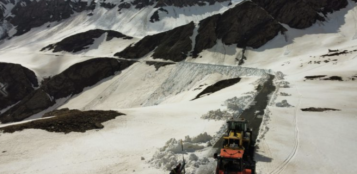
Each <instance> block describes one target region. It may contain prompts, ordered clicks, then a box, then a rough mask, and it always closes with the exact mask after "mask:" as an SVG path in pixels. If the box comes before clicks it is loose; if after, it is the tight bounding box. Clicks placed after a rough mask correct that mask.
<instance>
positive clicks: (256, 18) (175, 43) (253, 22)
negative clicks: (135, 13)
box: [115, 1, 286, 61]
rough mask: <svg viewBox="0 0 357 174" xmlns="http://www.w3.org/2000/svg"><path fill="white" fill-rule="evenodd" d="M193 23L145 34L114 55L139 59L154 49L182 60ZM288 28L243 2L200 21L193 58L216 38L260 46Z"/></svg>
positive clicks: (165, 56)
mask: <svg viewBox="0 0 357 174" xmlns="http://www.w3.org/2000/svg"><path fill="white" fill-rule="evenodd" d="M193 29H194V24H193V23H190V24H187V25H185V26H181V27H178V28H176V29H173V30H170V31H167V32H164V33H160V34H156V35H152V36H147V37H144V38H143V39H142V40H140V41H139V42H138V43H136V44H135V45H134V46H129V47H127V48H126V49H124V50H123V51H122V52H119V53H116V54H115V56H119V57H124V58H130V59H138V58H141V57H143V56H144V55H146V54H148V53H149V52H150V51H152V50H154V49H155V48H156V49H155V51H154V54H153V57H154V58H162V59H166V60H173V61H182V60H184V59H185V58H186V57H187V53H188V52H189V51H190V50H191V48H192V47H191V39H190V36H192V34H193ZM284 31H286V29H285V28H284V27H283V26H282V25H280V24H279V23H278V21H276V20H275V19H274V18H273V17H271V16H270V15H269V14H268V13H267V12H266V11H265V10H264V9H262V8H261V7H260V6H258V5H257V4H255V3H252V2H249V1H247V2H243V3H241V4H239V5H237V6H235V7H234V8H232V9H230V10H228V11H226V12H224V13H223V14H217V15H214V16H211V17H208V18H206V19H204V20H202V21H201V22H200V25H199V28H198V35H197V36H196V38H195V39H196V43H195V45H194V50H193V52H192V55H193V57H197V56H198V54H199V53H200V52H201V51H202V50H204V49H208V48H212V47H213V46H214V45H215V44H216V42H217V39H221V40H222V42H223V43H224V44H226V45H231V44H236V45H237V47H241V48H245V47H253V48H259V47H261V46H262V45H264V44H265V43H267V42H268V41H269V40H271V39H273V38H274V37H275V36H276V35H278V33H279V32H282V33H283V32H284Z"/></svg>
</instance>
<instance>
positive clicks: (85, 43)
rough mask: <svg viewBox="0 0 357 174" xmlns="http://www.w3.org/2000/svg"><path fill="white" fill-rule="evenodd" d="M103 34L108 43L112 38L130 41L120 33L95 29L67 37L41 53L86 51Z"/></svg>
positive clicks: (45, 48)
mask: <svg viewBox="0 0 357 174" xmlns="http://www.w3.org/2000/svg"><path fill="white" fill-rule="evenodd" d="M104 33H107V37H106V41H110V40H112V39H113V38H123V39H132V37H128V36H126V35H124V34H122V33H120V32H116V31H111V30H100V29H95V30H89V31H86V32H83V33H78V34H75V35H72V36H70V37H67V38H65V39H63V40H61V41H60V42H57V43H55V44H51V45H48V46H46V47H44V48H42V50H41V51H44V50H53V52H60V51H67V52H72V53H75V52H78V51H82V50H84V49H87V48H88V47H89V46H90V45H92V44H93V43H94V41H95V39H97V38H99V37H100V36H102V35H103V34H104Z"/></svg>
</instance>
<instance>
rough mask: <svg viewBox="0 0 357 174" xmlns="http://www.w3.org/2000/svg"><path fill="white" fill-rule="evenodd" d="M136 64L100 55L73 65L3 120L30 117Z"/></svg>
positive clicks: (44, 85)
mask: <svg viewBox="0 0 357 174" xmlns="http://www.w3.org/2000/svg"><path fill="white" fill-rule="evenodd" d="M133 63H134V62H133V61H119V60H117V59H113V58H96V59H91V60H87V61H85V62H81V63H77V64H75V65H72V66H71V67H70V68H68V69H66V70H65V71H63V72H62V73H60V74H58V75H56V76H53V77H52V78H51V79H49V80H47V81H46V82H45V83H44V84H43V85H42V86H41V87H40V88H39V89H37V90H36V91H33V92H31V93H30V94H29V95H27V96H26V97H25V98H24V99H22V100H21V102H19V103H18V104H16V105H15V106H14V107H12V108H11V109H9V110H8V111H6V112H5V113H3V114H1V115H0V121H1V122H3V123H7V122H13V121H21V120H23V119H25V118H28V117H30V116H31V115H33V114H36V113H38V112H40V111H42V110H44V109H47V108H48V107H50V106H53V105H54V104H55V103H56V99H60V98H64V97H68V96H71V95H75V94H78V93H80V92H82V91H83V89H84V88H85V87H88V86H92V85H94V84H96V83H97V82H99V81H100V80H102V79H104V78H107V77H109V76H112V75H114V73H115V72H117V71H121V70H123V69H125V68H127V67H129V66H130V65H132V64H133Z"/></svg>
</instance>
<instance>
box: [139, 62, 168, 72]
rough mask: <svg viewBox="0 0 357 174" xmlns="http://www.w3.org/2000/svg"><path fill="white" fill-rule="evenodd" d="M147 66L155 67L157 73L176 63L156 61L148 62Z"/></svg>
mask: <svg viewBox="0 0 357 174" xmlns="http://www.w3.org/2000/svg"><path fill="white" fill-rule="evenodd" d="M146 64H147V65H150V66H151V65H153V66H154V67H155V69H156V71H157V70H159V69H160V68H161V67H165V66H167V65H173V64H175V63H174V62H154V61H146Z"/></svg>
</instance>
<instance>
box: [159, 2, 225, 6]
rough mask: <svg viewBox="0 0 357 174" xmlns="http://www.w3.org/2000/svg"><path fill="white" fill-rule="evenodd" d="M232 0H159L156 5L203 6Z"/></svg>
mask: <svg viewBox="0 0 357 174" xmlns="http://www.w3.org/2000/svg"><path fill="white" fill-rule="evenodd" d="M228 1H230V0H158V1H157V4H156V7H164V6H175V7H185V6H194V5H199V6H203V5H206V3H208V4H209V5H213V4H214V3H216V2H228Z"/></svg>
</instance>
